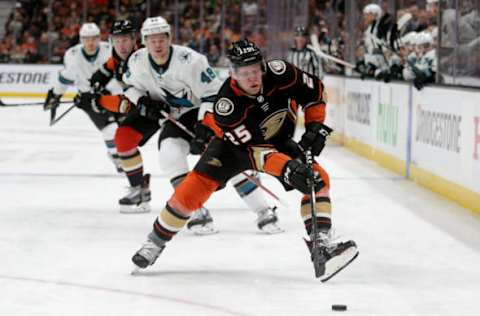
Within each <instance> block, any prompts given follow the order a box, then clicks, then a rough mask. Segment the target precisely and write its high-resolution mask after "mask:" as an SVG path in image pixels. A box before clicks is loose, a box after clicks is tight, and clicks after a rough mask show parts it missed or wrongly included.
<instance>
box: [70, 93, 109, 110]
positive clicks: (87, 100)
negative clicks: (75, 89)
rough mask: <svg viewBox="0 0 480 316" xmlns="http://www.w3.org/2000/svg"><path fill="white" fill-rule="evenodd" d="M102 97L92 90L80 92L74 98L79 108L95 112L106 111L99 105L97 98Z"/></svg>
mask: <svg viewBox="0 0 480 316" xmlns="http://www.w3.org/2000/svg"><path fill="white" fill-rule="evenodd" d="M99 97H100V94H98V93H92V92H82V93H78V94H77V95H76V96H75V99H73V104H75V106H76V107H77V108H80V109H83V110H85V111H93V112H95V113H105V112H107V110H105V109H104V108H103V107H102V106H100V105H98V103H97V100H98V98H99Z"/></svg>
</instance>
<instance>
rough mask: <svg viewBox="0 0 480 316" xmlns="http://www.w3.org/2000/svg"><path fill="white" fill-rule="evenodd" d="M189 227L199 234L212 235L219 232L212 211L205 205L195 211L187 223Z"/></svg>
mask: <svg viewBox="0 0 480 316" xmlns="http://www.w3.org/2000/svg"><path fill="white" fill-rule="evenodd" d="M187 228H188V229H190V230H191V231H192V232H193V233H194V234H197V235H212V234H216V233H218V230H217V229H216V228H215V227H214V226H213V218H212V216H211V215H210V211H209V210H208V209H206V208H205V207H201V208H200V209H199V210H198V211H196V212H195V213H193V215H192V217H190V220H189V221H188V223H187Z"/></svg>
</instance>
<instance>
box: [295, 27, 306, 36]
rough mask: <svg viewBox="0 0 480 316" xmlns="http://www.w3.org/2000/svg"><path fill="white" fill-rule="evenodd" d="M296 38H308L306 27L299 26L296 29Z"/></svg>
mask: <svg viewBox="0 0 480 316" xmlns="http://www.w3.org/2000/svg"><path fill="white" fill-rule="evenodd" d="M295 36H308V31H307V29H306V28H305V27H304V26H297V27H296V28H295Z"/></svg>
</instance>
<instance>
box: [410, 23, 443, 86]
mask: <svg viewBox="0 0 480 316" xmlns="http://www.w3.org/2000/svg"><path fill="white" fill-rule="evenodd" d="M414 43H415V50H414V52H413V53H412V54H411V55H409V58H408V60H407V67H406V68H405V69H404V77H405V79H406V80H413V85H414V86H415V87H416V88H417V89H418V90H421V89H422V88H423V87H424V86H425V85H426V84H429V83H434V82H435V79H436V78H435V77H436V73H437V56H436V51H435V48H434V46H433V37H432V35H431V34H430V33H427V32H421V33H418V34H417V35H416V36H415V38H414Z"/></svg>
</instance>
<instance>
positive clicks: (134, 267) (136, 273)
mask: <svg viewBox="0 0 480 316" xmlns="http://www.w3.org/2000/svg"><path fill="white" fill-rule="evenodd" d="M140 269H141V268H140V267H139V266H137V265H135V264H134V265H133V268H132V271H130V275H138V274H140Z"/></svg>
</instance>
